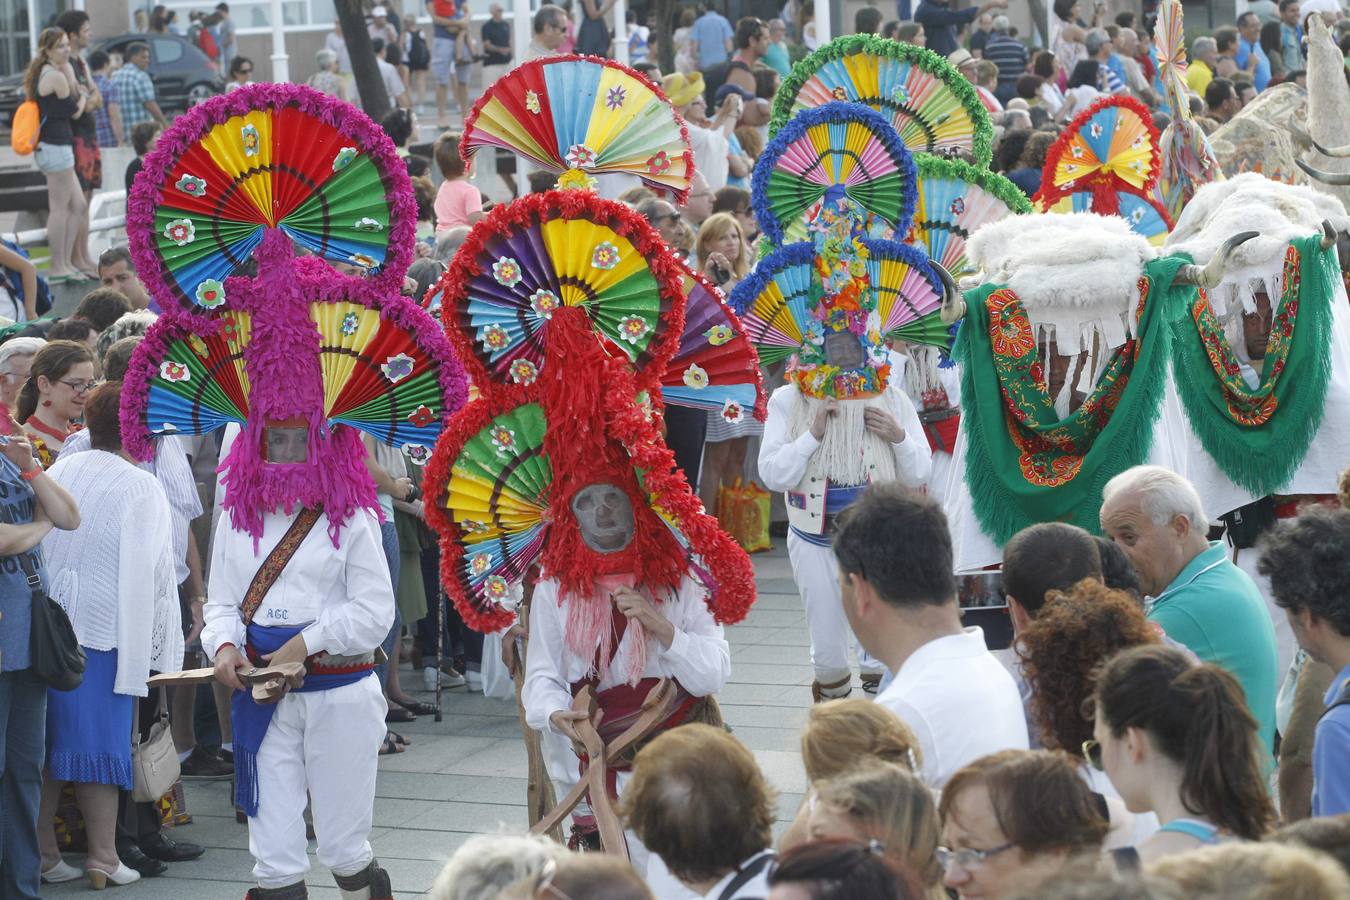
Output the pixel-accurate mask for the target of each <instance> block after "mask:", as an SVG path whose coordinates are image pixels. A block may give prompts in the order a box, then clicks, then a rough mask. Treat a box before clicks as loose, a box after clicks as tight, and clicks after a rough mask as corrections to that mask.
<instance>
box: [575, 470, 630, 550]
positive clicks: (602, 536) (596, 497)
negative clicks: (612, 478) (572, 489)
mask: <svg viewBox="0 0 1350 900" xmlns="http://www.w3.org/2000/svg"><path fill="white" fill-rule="evenodd" d="M572 514H573V515H574V516H576V518H577V525H578V527H580V529H581V539H582V540H583V541H584V542H585V543H586V546H587V547H589V548H591V549H592V550H594V551H595V552H596V553H618V552H619V551H621V550H623V549H624V548H625V547H627V546H628V545H629V543H631V542H632V540H633V506H632V504H631V503H629V501H628V495H627V494H626V493H624V492H623V490H622V489H621V488H619V487H618V486H617V485H613V484H610V483H608V482H600V483H598V484H588V485H586V486H585V487H584V488H582V489H581V490H579V491H577V495H576V496H575V497H573V498H572Z"/></svg>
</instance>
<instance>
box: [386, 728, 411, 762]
mask: <svg viewBox="0 0 1350 900" xmlns="http://www.w3.org/2000/svg"><path fill="white" fill-rule="evenodd" d="M405 749H406V748H405V747H404V746H403V745H402V744H400V743H399V742H398V741H396V740H394V733H393V732H392V731H387V732H385V734H384V743H383V744H381V745H380V756H391V755H393V754H395V753H402V752H403V751H404V750H405Z"/></svg>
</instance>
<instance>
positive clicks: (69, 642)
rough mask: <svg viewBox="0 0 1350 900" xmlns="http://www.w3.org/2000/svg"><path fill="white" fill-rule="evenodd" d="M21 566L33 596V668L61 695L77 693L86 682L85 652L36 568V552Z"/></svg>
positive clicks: (21, 560)
mask: <svg viewBox="0 0 1350 900" xmlns="http://www.w3.org/2000/svg"><path fill="white" fill-rule="evenodd" d="M19 565H20V566H21V567H22V568H23V574H24V575H25V576H26V577H27V578H28V589H29V590H31V591H32V592H33V621H32V626H31V630H30V633H29V636H28V640H29V659H30V662H29V666H30V667H31V668H32V670H33V673H34V674H35V675H37V677H38V678H41V679H42V680H43V681H45V682H46V683H47V686H48V687H51V688H55V689H56V690H58V691H73V690H75V688H77V687H79V686H80V682H82V681H84V666H85V658H84V649H83V648H82V647H81V646H80V642H79V641H78V640H77V639H76V638H75V629H74V628H73V627H72V626H71V624H70V618H69V617H68V616H67V615H66V611H65V610H64V609H62V608H61V605H60V604H59V603H57V602H56V601H55V600H53V599H52V598H51V597H49V596H47V591H46V590H45V589H44V588H43V587H42V579H41V578H39V577H38V574H37V566H35V565H34V564H33V552H32V551H25V552H23V553H20V554H19Z"/></svg>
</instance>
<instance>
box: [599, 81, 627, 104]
mask: <svg viewBox="0 0 1350 900" xmlns="http://www.w3.org/2000/svg"><path fill="white" fill-rule="evenodd" d="M627 96H628V92H627V91H625V90H624V89H623V86H622V85H615V86H614V87H612V88H610V89H609V93H607V94H605V106H606V107H607V108H609V109H611V110H614V109H618V108H619V107H620V106H623V101H624V99H625V98H626V97H627Z"/></svg>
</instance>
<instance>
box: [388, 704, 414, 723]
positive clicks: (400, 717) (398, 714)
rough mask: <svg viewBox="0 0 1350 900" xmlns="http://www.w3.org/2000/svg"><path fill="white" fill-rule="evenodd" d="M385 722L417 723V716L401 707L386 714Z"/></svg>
mask: <svg viewBox="0 0 1350 900" xmlns="http://www.w3.org/2000/svg"><path fill="white" fill-rule="evenodd" d="M384 721H385V722H386V723H388V722H416V721H417V716H415V715H413V714H412V713H411V712H410V711H409V710H407V709H404V708H402V707H401V706H399V707H395V708H393V709H391V710H389V711H388V712H386V713H385V714H384Z"/></svg>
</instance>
